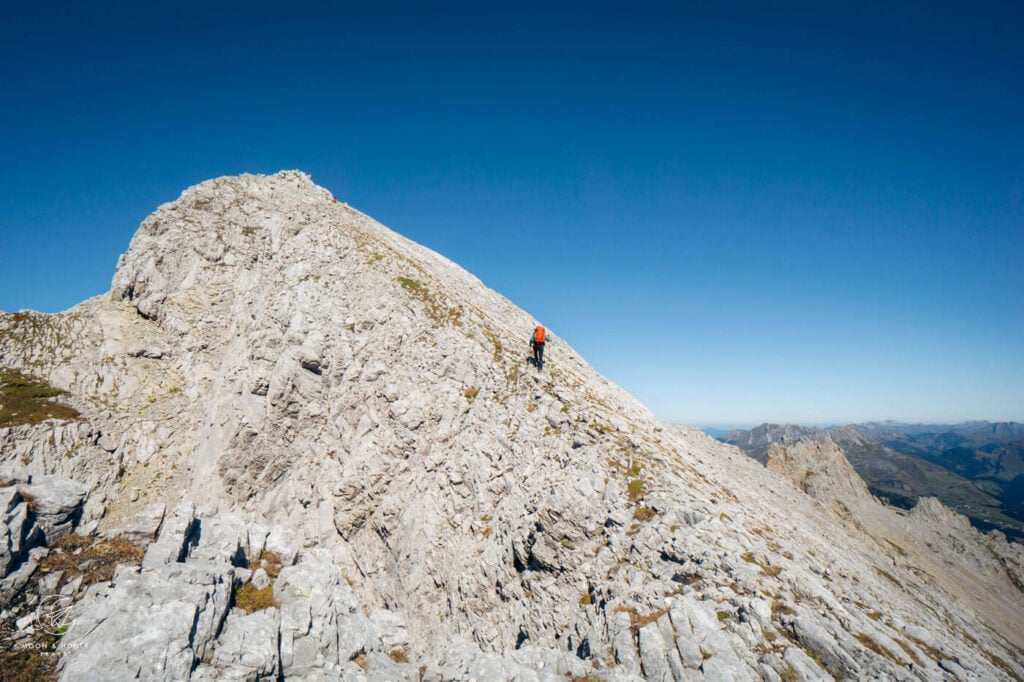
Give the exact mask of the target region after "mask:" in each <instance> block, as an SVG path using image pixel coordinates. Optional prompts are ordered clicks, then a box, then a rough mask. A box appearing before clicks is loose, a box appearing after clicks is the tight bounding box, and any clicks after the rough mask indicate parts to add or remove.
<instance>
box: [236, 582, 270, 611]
mask: <svg viewBox="0 0 1024 682" xmlns="http://www.w3.org/2000/svg"><path fill="white" fill-rule="evenodd" d="M235 606H237V607H238V608H240V609H242V610H244V611H245V612H246V613H253V612H254V611H262V610H263V609H269V608H270V607H271V606H277V602H276V601H274V586H273V585H267V586H266V587H264V588H263V589H262V590H261V589H257V588H256V586H255V585H253V584H252V583H246V584H244V585H242V586H241V587H239V588H238V590H236V591H235Z"/></svg>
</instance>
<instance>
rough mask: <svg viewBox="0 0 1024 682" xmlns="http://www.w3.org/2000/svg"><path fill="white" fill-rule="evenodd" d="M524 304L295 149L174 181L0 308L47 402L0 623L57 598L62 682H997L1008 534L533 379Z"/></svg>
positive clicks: (23, 447) (804, 461)
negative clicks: (62, 303) (174, 195)
mask: <svg viewBox="0 0 1024 682" xmlns="http://www.w3.org/2000/svg"><path fill="white" fill-rule="evenodd" d="M536 323H537V320H535V319H534V318H532V317H531V316H530V315H529V314H527V313H526V312H524V311H522V310H520V309H519V308H517V307H516V306H514V305H513V304H512V303H510V302H509V301H508V300H507V299H505V298H503V297H502V296H500V295H499V294H497V293H496V292H494V291H492V290H490V289H488V288H487V287H486V286H484V285H483V284H482V283H481V282H480V281H479V280H478V279H477V278H475V277H473V276H472V275H470V274H469V273H467V272H466V271H464V270H463V269H461V268H459V267H458V266H457V265H455V264H454V263H452V262H451V261H449V260H447V259H445V258H443V257H441V256H439V255H438V254H436V253H434V252H432V251H430V250H428V249H426V248H423V247H422V246H419V245H417V244H415V243H413V242H411V241H409V240H407V239H405V238H403V237H401V236H399V235H398V234H396V233H394V232H392V231H390V230H389V229H387V228H385V227H384V226H382V225H380V224H379V223H376V222H375V221H373V220H372V219H370V218H368V217H367V216H365V215H363V214H361V213H359V212H358V211H356V210H354V209H352V208H351V207H349V206H347V205H346V204H344V203H338V202H337V201H335V200H334V197H333V196H332V195H331V194H330V192H328V191H327V190H325V189H323V188H321V187H318V186H316V185H315V184H314V183H313V182H312V181H311V180H310V178H309V176H307V175H305V174H303V173H300V172H296V171H285V172H281V173H278V174H276V175H273V176H255V175H242V176H238V177H226V178H219V179H215V180H210V181H207V182H204V183H202V184H199V185H197V186H195V187H192V188H189V189H187V190H186V191H185V192H184V193H183V194H182V195H181V197H180V198H179V199H177V200H176V201H174V202H171V203H168V204H165V205H163V206H161V207H160V208H158V209H157V211H156V212H155V213H153V214H152V215H151V216H149V217H148V218H147V219H146V220H145V221H144V222H143V223H142V225H141V226H140V227H139V230H138V232H137V234H136V235H135V237H134V238H133V239H132V242H131V244H130V246H129V248H128V251H127V252H126V253H125V254H124V255H123V256H122V257H121V259H120V260H119V262H118V266H117V271H116V273H115V275H114V279H113V284H112V288H111V291H110V292H109V294H108V295H104V296H99V297H96V298H93V299H90V300H87V301H85V302H83V303H82V304H80V305H78V306H76V307H74V308H72V309H71V310H68V311H66V312H64V313H61V314H58V315H52V316H51V315H40V314H37V313H31V312H20V313H14V314H10V315H2V316H0V367H3V368H5V369H4V371H5V372H7V374H5V376H7V375H8V374H9V375H10V376H15V375H16V376H17V377H21V378H19V379H17V382H21V383H20V384H18V385H24V384H25V382H26V381H29V380H28V379H25V377H33V379H32V380H33V381H38V382H40V385H42V384H47V385H49V386H51V387H52V393H51V394H48V395H52V394H53V393H56V392H58V391H59V392H62V395H60V396H58V397H57V400H59V401H61V402H62V403H63V404H65V405H67V406H69V408H73V410H76V411H77V412H78V416H77V417H67V415H64V416H65V418H54V417H51V418H43V417H45V416H46V415H43V416H42V417H41V418H40V419H39V420H24V419H23V420H22V421H21V422H19V421H17V420H12V422H11V423H10V424H8V425H6V426H3V427H0V474H2V475H3V476H2V478H3V479H4V480H6V481H7V482H8V483H9V485H7V486H6V487H2V488H0V492H3V491H9V492H7V493H4V494H5V495H6V497H0V499H2V500H6V507H4V508H5V509H7V510H8V511H7V512H5V513H6V514H7V516H6V517H3V518H2V519H0V537H5V538H8V543H7V548H8V549H7V554H6V555H3V556H6V557H7V559H6V560H5V561H0V568H2V570H0V574H2V576H0V577H3V576H6V577H4V578H3V579H4V583H3V584H2V586H3V589H4V592H3V594H5V595H6V596H5V600H6V602H7V603H8V604H9V607H8V611H5V616H4V618H6V619H8V620H6V621H4V622H5V623H7V627H8V628H9V631H10V638H9V639H10V640H11V641H13V642H14V643H15V644H17V643H18V642H21V643H24V642H27V641H31V638H32V637H33V636H35V635H34V634H33V632H30V630H32V629H33V628H35V627H36V626H37V625H38V624H39V623H42V622H43V621H44V620H45V619H44V617H49V616H50V615H52V610H51V611H45V610H44V607H45V606H47V605H51V606H52V605H53V604H60V605H61V607H62V609H63V611H62V613H63V614H64V615H63V621H62V622H63V625H62V626H61V627H64V628H65V630H64V631H62V632H60V633H59V635H60V636H61V637H62V640H61V647H60V648H59V654H60V655H59V661H58V663H57V665H58V672H59V674H60V675H61V676H62V679H66V680H80V679H99V678H103V679H135V678H136V677H141V678H143V679H224V678H232V679H277V678H283V679H309V680H314V679H373V680H385V679H386V680H394V679H406V680H420V679H422V680H456V679H460V680H461V679H478V680H485V679H486V680H492V679H517V680H518V679H521V680H562V679H608V680H629V679H635V678H637V677H643V678H645V679H655V680H689V679H700V678H702V677H703V678H707V679H715V680H721V679H735V680H746V679H751V680H753V679H769V680H779V679H829V678H832V677H847V678H873V679H875V678H877V679H942V678H949V679H978V678H984V679H1013V678H1018V679H1019V678H1020V677H1022V676H1024V664H1022V663H1021V661H1022V660H1024V653H1022V652H1024V625H1022V623H1024V594H1022V592H1021V590H1022V586H1024V555H1022V552H1021V548H1020V546H1019V545H1012V544H1009V543H1007V542H1006V541H1005V538H1002V537H1001V536H999V535H998V534H997V533H993V534H989V535H981V534H979V533H977V532H976V531H974V530H973V529H971V528H970V527H969V526H964V525H962V524H960V523H959V521H957V519H960V520H962V517H959V516H957V515H955V514H952V513H951V512H949V511H948V510H946V509H945V508H943V507H942V506H941V505H939V504H937V503H934V504H933V503H932V501H929V502H928V504H927V505H925V506H921V505H919V507H921V508H920V509H917V510H915V512H914V513H916V514H917V515H918V517H919V518H920V519H924V521H922V522H921V525H922V526H925V525H927V523H926V522H927V520H928V519H933V520H934V521H935V523H938V524H943V525H944V526H950V527H955V528H954V530H955V541H956V543H957V545H958V546H957V548H956V551H950V552H943V551H942V548H939V549H938V550H936V552H937V553H936V554H929V555H928V556H927V557H924V556H923V555H921V554H920V552H923V551H924V550H921V549H919V547H918V545H916V544H913V545H912V544H908V543H902V542H900V541H899V538H898V533H899V528H898V527H896V528H891V526H892V525H893V524H889V525H886V526H885V527H884V532H886V533H889V532H892V533H895V534H896V535H894V536H893V537H892V538H884V537H879V535H880V532H881V531H878V530H877V529H878V528H879V526H878V524H874V525H871V526H859V525H858V524H857V521H856V518H855V517H852V516H851V515H850V514H849V513H848V512H849V509H847V510H846V512H843V511H842V510H841V509H837V507H836V505H834V504H832V502H831V501H830V502H829V504H828V505H827V506H826V505H824V504H823V503H822V501H821V500H819V499H816V498H815V497H812V496H811V495H809V494H808V493H807V492H805V491H804V489H802V488H801V487H800V486H799V481H797V482H792V481H791V474H792V471H793V470H794V469H793V468H792V466H790V465H786V464H785V462H789V463H793V462H799V463H800V464H799V466H800V467H801V470H814V471H815V472H816V476H818V477H819V478H818V479H816V481H817V482H816V486H815V490H834V489H835V488H834V487H830V486H828V485H824V484H822V483H821V479H820V477H821V476H828V472H829V471H845V469H848V468H849V465H845V469H844V467H843V466H840V464H841V463H840V464H836V462H837V461H838V459H837V458H841V457H842V455H841V454H836V453H832V452H830V453H829V458H830V459H829V462H830V464H829V466H826V467H815V466H813V464H812V463H809V461H808V458H809V457H814V456H815V454H814V453H797V454H794V455H793V456H791V457H788V458H787V457H781V456H780V458H779V461H780V462H782V463H783V464H780V465H779V466H778V467H776V469H777V470H775V471H769V470H766V469H765V468H764V467H762V466H760V465H759V464H757V463H756V462H754V461H753V460H751V459H750V458H748V457H746V456H745V455H743V454H742V453H741V452H740V451H738V450H737V449H735V448H733V447H730V446H727V445H724V444H721V443H718V442H716V441H714V440H713V439H711V438H709V437H707V436H705V435H703V434H701V433H700V432H699V431H697V430H696V429H692V428H688V427H676V426H665V425H663V424H661V423H659V422H658V421H657V420H656V419H655V418H654V417H653V416H652V415H651V414H650V413H649V412H648V410H647V409H645V408H644V407H643V406H642V405H641V404H640V403H638V402H637V401H636V400H635V399H633V398H632V397H631V396H629V395H628V394H627V393H625V392H624V391H623V390H621V389H620V388H618V387H617V386H615V385H613V384H611V383H610V382H609V381H607V380H606V379H604V378H603V377H601V376H600V375H599V374H598V373H597V372H595V371H594V370H593V368H591V367H590V366H589V365H588V364H587V363H586V362H585V361H584V360H583V359H582V358H581V357H580V356H579V355H578V354H577V353H576V352H575V351H573V349H572V348H571V347H570V346H568V345H567V344H566V343H565V341H564V340H563V339H561V338H560V337H559V336H558V335H557V334H551V336H552V341H551V342H550V343H549V344H548V352H547V354H546V362H545V369H544V371H543V372H538V371H537V370H536V369H535V368H533V367H532V366H530V365H529V364H528V363H527V356H528V349H527V339H528V335H529V334H530V332H531V330H532V329H533V328H534V326H535V324H536ZM4 381H7V380H4ZM17 382H16V381H15V379H11V380H9V381H7V383H6V384H2V385H4V386H7V387H9V386H13V385H14V383H17ZM4 390H7V389H6V388H5V389H4ZM6 395H7V394H4V396H5V397H0V400H8V398H7V397H6ZM48 399H50V400H52V398H48ZM797 455H799V456H797ZM74 486H78V487H74ZM46 500H52V503H50V506H49V507H45V509H44V507H43V506H41V505H42V503H43V502H44V501H46ZM46 509H49V510H51V511H50V512H49V514H50V516H47V517H45V518H44V515H42V513H41V512H42V511H45V510H46ZM19 510H20V511H19ZM892 513H893V514H894V515H898V514H901V513H902V512H896V511H894V512H892ZM46 519H51V520H52V522H50V525H49V526H47V527H46V528H44V527H43V526H42V525H39V524H42V523H43V521H45V520H46ZM951 519H952V520H951ZM37 522H38V523H37ZM3 524H6V525H3ZM33 524H35V525H33ZM896 525H897V526H898V524H896ZM37 526H38V528H39V529H41V530H38V532H36V531H35V530H33V529H35V528H36V527H37ZM71 527H74V528H75V531H74V533H70V534H69V533H68V532H67V531H68V529H70V528H71ZM47 528H49V529H50V530H49V531H48V532H47V530H46V529H47ZM939 530H940V531H941V528H940V529H939ZM16 536H17V542H15V541H14V540H13V539H12V538H15V537H16ZM943 537H946V536H943V535H942V534H941V532H940V533H939V534H938V535H936V536H935V537H933V538H929V539H928V542H929V543H931V544H932V545H934V544H935V543H936V542H940V543H941V542H942V541H943V540H942V538H943ZM950 537H952V536H950ZM116 543H121V544H116ZM133 543H134V546H137V547H138V548H139V551H138V552H137V553H133V550H132V549H131V546H132V545H133ZM115 546H116V547H121V548H122V549H121V550H120V551H119V553H118V554H117V555H116V556H117V559H118V561H117V562H114V561H111V562H110V563H111V564H112V567H111V571H110V573H109V574H104V575H102V576H99V577H97V576H96V575H95V571H93V572H89V571H86V570H85V569H83V568H82V567H81V565H79V564H77V563H76V561H75V560H74V557H76V556H89V557H94V558H90V561H94V564H93V566H95V565H97V562H98V563H99V564H102V560H103V557H107V556H110V553H111V550H110V549H109V548H110V547H115ZM922 546H923V545H922ZM72 548H77V552H76V550H75V549H72ZM104 548H106V549H104ZM929 551H931V550H929ZM90 552H91V554H90ZM104 552H105V553H104ZM968 554H969V555H970V556H971V559H970V566H971V567H972V569H976V570H977V571H978V573H977V575H987V576H988V577H989V578H990V580H989V581H988V583H986V582H984V581H981V580H980V581H979V582H977V583H976V584H973V585H971V584H967V583H966V581H965V580H964V579H963V573H964V572H963V571H952V570H951V569H950V568H949V567H948V566H947V565H946V564H944V563H943V562H949V563H950V564H957V565H958V566H959V565H960V564H961V563H962V562H963V561H966V559H964V557H965V556H966V555H968ZM2 558H3V557H2V556H0V559H2ZM48 562H49V563H48ZM114 563H118V565H117V567H116V568H114V567H113V564H114ZM58 565H59V566H60V567H61V568H60V571H61V575H60V576H58V577H57V578H56V579H54V578H53V577H52V576H53V575H54V572H53V570H51V569H54V568H56V567H57V566H58ZM37 567H38V570H36V568H37ZM44 569H46V570H45V571H44ZM954 574H955V575H954ZM950 575H954V578H950V577H949V576H950ZM993 585H994V586H996V587H992V586H993ZM32 595H35V596H34V597H32V598H30V597H31V596H32ZM994 604H998V607H996V606H993V605H994ZM20 614H25V615H20ZM30 617H31V618H30ZM27 618H30V620H25V619H27ZM32 623H35V624H36V625H32ZM0 634H2V633H0Z"/></svg>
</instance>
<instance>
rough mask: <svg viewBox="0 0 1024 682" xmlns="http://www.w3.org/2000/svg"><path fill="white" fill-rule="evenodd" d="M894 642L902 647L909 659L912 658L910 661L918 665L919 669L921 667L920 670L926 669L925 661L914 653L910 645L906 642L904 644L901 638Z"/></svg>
mask: <svg viewBox="0 0 1024 682" xmlns="http://www.w3.org/2000/svg"><path fill="white" fill-rule="evenodd" d="M894 641H895V642H896V643H897V644H899V645H900V648H901V649H903V652H904V653H905V654H906V655H907V656H908V657H910V660H912V661H913V662H914V665H916V666H918V667H920V668H923V667H924V661H922V660H921V657H920V656H918V655H917V652H916V651H914V647H912V646H910V645H909V644H907V643H906V642H904V641H903V640H902V639H900V638H899V637H897V638H896V639H895V640H894Z"/></svg>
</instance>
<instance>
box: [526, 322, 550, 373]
mask: <svg viewBox="0 0 1024 682" xmlns="http://www.w3.org/2000/svg"><path fill="white" fill-rule="evenodd" d="M550 340H551V337H550V336H548V335H547V333H546V332H545V331H544V327H542V326H540V325H539V324H538V325H537V327H536V328H535V329H534V330H533V338H531V339H530V347H531V348H533V364H535V365H537V370H538V371H539V370H542V369H544V344H545V343H547V342H548V341H550Z"/></svg>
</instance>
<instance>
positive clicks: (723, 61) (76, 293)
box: [0, 1, 1024, 425]
mask: <svg viewBox="0 0 1024 682" xmlns="http://www.w3.org/2000/svg"><path fill="white" fill-rule="evenodd" d="M364 4H367V3H361V4H359V5H356V4H352V5H348V4H347V3H334V4H333V6H332V7H323V6H318V5H319V3H307V2H292V3H285V4H282V3H261V2H247V3H206V2H204V3H199V2H187V1H186V2H175V3H173V4H165V3H159V2H156V3H138V2H102V3H52V2H38V3H18V4H17V5H15V6H12V7H8V8H6V9H5V12H4V15H5V16H4V21H3V22H0V65H2V66H0V69H2V73H3V81H2V87H3V90H2V92H3V99H4V106H3V107H0V126H2V129H3V130H4V131H6V132H5V134H4V135H3V136H0V183H2V187H3V191H2V193H0V309H2V310H8V311H10V310H17V309H20V308H34V309H37V310H42V311H47V312H53V311H57V310H62V309H65V308H67V307H70V306H71V305H73V304H75V303H77V302H78V301H80V300H82V299H84V298H87V297H89V296H93V295H96V294H98V293H101V292H103V291H106V290H107V289H108V287H109V283H110V278H111V276H112V274H113V270H114V266H115V264H116V261H117V257H118V255H119V254H120V253H121V252H122V251H124V250H125V248H126V247H127V245H128V242H129V240H130V238H131V236H132V234H133V233H134V231H135V229H136V227H137V225H138V223H139V222H140V221H141V220H142V219H143V218H144V217H145V216H146V215H147V214H148V213H150V212H151V211H152V210H154V209H155V208H156V206H157V205H159V204H160V203H162V202H164V201H169V200H172V199H174V198H176V197H177V196H178V194H180V192H181V190H182V189H184V188H185V187H187V186H189V185H191V184H194V183H196V182H199V181H202V180H204V179H207V178H210V177H215V176H219V175H226V174H235V173H240V172H263V173H272V172H276V171H277V170H280V169H283V168H301V169H303V170H305V171H307V172H309V173H311V174H312V176H313V179H314V180H315V181H316V182H317V183H318V184H321V185H323V186H325V187H327V188H328V189H330V190H332V191H333V192H334V193H335V194H336V195H337V196H338V197H339V198H340V199H342V200H344V201H347V202H348V203H350V204H352V205H353V206H355V207H356V208H358V209H360V210H362V211H364V212H366V213H368V214H370V215H371V216H373V217H375V218H376V219H378V220H380V221H381V222H383V223H384V224H386V225H388V226H390V227H392V228H393V229H395V230H397V231H399V232H401V233H403V234H405V235H407V236H409V237H410V238H412V239H414V240H416V241H418V242H420V243H422V244H425V245H426V246H429V247H431V248H433V249H435V250H437V251H440V252H441V253H443V254H445V255H446V256H448V257H450V258H452V259H453V260H455V261H456V262H458V263H460V264H462V265H463V266H464V267H466V268H467V269H469V270H470V271H472V272H473V273H474V274H476V275H477V276H479V277H480V278H481V279H482V280H483V281H484V282H485V283H486V284H488V285H489V286H491V287H493V288H495V289H497V290H498V291H500V292H502V293H503V294H505V295H506V296H508V297H509V298H511V299H512V300H513V301H515V302H516V303H517V304H519V305H520V306H522V307H523V308H525V309H526V310H528V311H530V312H531V313H533V314H534V315H535V316H536V317H537V318H538V319H539V320H541V321H542V322H544V323H545V324H547V326H548V327H550V328H551V329H552V330H554V331H555V332H556V333H558V334H559V335H561V336H562V337H564V338H565V339H566V340H567V341H568V342H569V343H571V344H572V345H573V346H574V347H575V348H576V349H578V350H579V351H580V352H581V353H583V354H584V356H585V357H586V358H587V359H588V360H589V361H590V362H591V363H592V364H594V365H595V367H597V369H598V370H600V371H601V372H603V373H604V374H606V375H607V376H608V377H609V378H611V379H612V380H614V381H616V382H617V383H619V384H621V385H622V386H624V387H625V388H626V389H628V390H629V391H631V392H632V393H634V395H636V396H637V397H638V398H640V399H641V400H642V401H643V402H645V403H646V404H647V405H648V406H649V407H651V409H652V410H653V411H654V412H655V414H657V415H658V416H659V417H661V418H662V419H666V420H678V421H683V422H687V423H693V424H702V425H713V424H724V423H730V424H753V423H758V422H761V421H765V420H769V421H796V422H804V423H808V422H815V423H822V422H848V421H860V420H866V419H901V420H907V421H915V420H923V421H943V422H949V421H958V420H962V419H992V420H1010V419H1014V420H1018V421H1022V420H1024V303H1022V300H1024V299H1022V294H1021V292H1022V291H1024V274H1022V270H1024V268H1022V267H1021V264H1022V263H1024V132H1022V124H1021V121H1024V47H1022V44H1024V40H1022V38H1024V35H1022V34H1024V6H1022V5H1021V4H1020V3H985V2H980V3H970V4H969V5H968V3H946V2H901V3H890V2H885V3H881V2H826V3H822V2H797V1H792V2H758V3H753V2H752V3H730V2H722V3H706V2H702V3H686V2H682V3H664V4H659V3H644V2H633V3H601V2H588V3H571V4H566V3H556V4H555V5H554V6H551V5H549V4H548V3H517V4H515V5H507V6H490V5H492V3H479V4H473V3H464V4H450V3H449V4H444V3H442V4H435V5H434V6H433V7H431V8H429V9H426V8H425V6H424V4H423V3H404V4H403V3H385V4H380V5H377V6H376V7H377V8H376V9H367V8H366V7H364V6H362V5H364ZM211 5H216V7H211ZM524 334H525V332H524ZM552 351H553V352H551V353H550V361H552V362H557V349H552Z"/></svg>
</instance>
